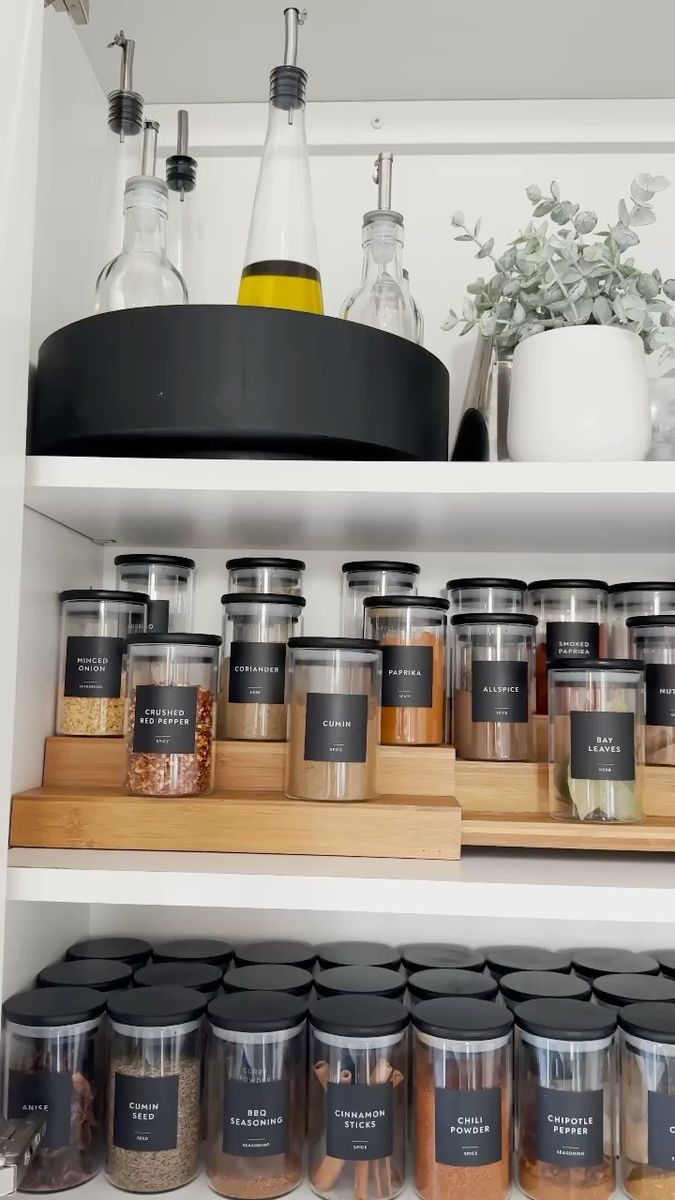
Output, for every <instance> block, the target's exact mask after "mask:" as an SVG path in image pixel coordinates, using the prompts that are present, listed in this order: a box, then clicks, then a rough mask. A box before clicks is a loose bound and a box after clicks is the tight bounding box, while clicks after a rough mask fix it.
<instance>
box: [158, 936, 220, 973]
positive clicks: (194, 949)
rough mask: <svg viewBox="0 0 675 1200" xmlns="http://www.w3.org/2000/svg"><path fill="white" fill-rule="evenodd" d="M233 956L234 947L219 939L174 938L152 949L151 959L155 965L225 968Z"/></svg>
mask: <svg viewBox="0 0 675 1200" xmlns="http://www.w3.org/2000/svg"><path fill="white" fill-rule="evenodd" d="M233 954H234V947H233V946H231V945H230V943H229V942H221V941H220V939H219V938H175V939H174V940H173V941H171V942H162V943H161V944H160V945H159V946H153V947H152V958H153V961H154V962H156V963H161V962H195V963H210V964H211V965H212V966H213V965H215V966H217V967H223V968H225V967H226V966H227V964H228V963H229V962H230V960H231V959H232V955H233Z"/></svg>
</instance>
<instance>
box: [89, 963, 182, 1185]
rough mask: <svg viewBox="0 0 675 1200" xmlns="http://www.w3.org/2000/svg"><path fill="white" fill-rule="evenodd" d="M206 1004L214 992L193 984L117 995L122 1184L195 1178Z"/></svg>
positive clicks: (113, 1004)
mask: <svg viewBox="0 0 675 1200" xmlns="http://www.w3.org/2000/svg"><path fill="white" fill-rule="evenodd" d="M205 1008H206V997H205V996H204V995H203V994H202V993H201V992H197V991H195V990H194V989H193V988H185V987H170V986H165V987H141V988H133V989H132V990H131V991H128V992H118V993H117V994H116V995H115V996H112V997H111V998H110V999H109V1001H108V1015H109V1018H110V1026H111V1028H110V1034H109V1042H110V1046H109V1078H108V1088H107V1118H106V1141H107V1156H106V1173H107V1176H108V1178H109V1180H110V1182H111V1183H113V1184H114V1185H115V1187H119V1188H122V1189H123V1190H124V1191H127V1192H164V1191H171V1190H172V1189H173V1188H178V1187H182V1186H183V1185H184V1184H186V1183H189V1182H190V1180H191V1179H194V1178H195V1176H196V1174H197V1171H198V1169H199V1143H200V1082H201V1047H202V1018H203V1014H204V1011H205Z"/></svg>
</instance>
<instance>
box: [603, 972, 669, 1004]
mask: <svg viewBox="0 0 675 1200" xmlns="http://www.w3.org/2000/svg"><path fill="white" fill-rule="evenodd" d="M593 997H594V999H595V1000H596V1001H597V1003H598V1004H604V1005H606V1007H607V1008H614V1009H618V1008H625V1007H626V1005H627V1004H642V1003H648V1002H652V1003H663V1004H675V980H673V979H666V978H665V977H664V976H663V975H600V977H599V978H598V979H594V980H593Z"/></svg>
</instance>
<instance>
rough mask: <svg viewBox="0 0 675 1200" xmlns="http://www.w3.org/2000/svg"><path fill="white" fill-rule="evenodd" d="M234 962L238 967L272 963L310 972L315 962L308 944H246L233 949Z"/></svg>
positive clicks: (291, 942) (312, 949)
mask: <svg viewBox="0 0 675 1200" xmlns="http://www.w3.org/2000/svg"><path fill="white" fill-rule="evenodd" d="M234 961H235V965H236V966H238V967H248V966H253V965H254V964H255V963H265V964H267V965H268V966H270V965H271V964H272V963H288V964H289V965H290V966H292V967H304V968H305V970H306V971H311V970H312V968H313V967H314V963H315V962H316V950H315V949H314V947H313V946H311V945H310V943H309V942H293V941H281V940H272V941H267V942H247V943H246V944H245V945H243V946H236V947H235V951H234Z"/></svg>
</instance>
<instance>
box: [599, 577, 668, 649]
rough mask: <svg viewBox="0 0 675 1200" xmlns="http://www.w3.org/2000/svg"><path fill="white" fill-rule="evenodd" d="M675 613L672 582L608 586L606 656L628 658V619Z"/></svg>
mask: <svg viewBox="0 0 675 1200" xmlns="http://www.w3.org/2000/svg"><path fill="white" fill-rule="evenodd" d="M674 613H675V579H667V580H665V581H664V580H661V581H660V582H657V583H653V582H638V583H612V584H610V586H609V653H610V654H611V656H612V658H628V657H629V655H630V652H631V651H630V636H629V633H628V629H627V628H626V622H627V621H628V618H629V617H660V616H663V615H664V614H674Z"/></svg>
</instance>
